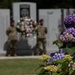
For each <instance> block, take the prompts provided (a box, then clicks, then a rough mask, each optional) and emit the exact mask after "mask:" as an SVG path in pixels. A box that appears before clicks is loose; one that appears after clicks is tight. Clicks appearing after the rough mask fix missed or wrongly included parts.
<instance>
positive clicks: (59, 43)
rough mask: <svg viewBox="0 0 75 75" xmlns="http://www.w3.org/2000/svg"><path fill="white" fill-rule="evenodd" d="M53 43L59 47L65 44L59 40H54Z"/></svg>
mask: <svg viewBox="0 0 75 75" xmlns="http://www.w3.org/2000/svg"><path fill="white" fill-rule="evenodd" d="M53 44H56V45H57V46H58V47H59V48H60V47H62V46H63V43H62V42H60V41H59V40H55V41H53Z"/></svg>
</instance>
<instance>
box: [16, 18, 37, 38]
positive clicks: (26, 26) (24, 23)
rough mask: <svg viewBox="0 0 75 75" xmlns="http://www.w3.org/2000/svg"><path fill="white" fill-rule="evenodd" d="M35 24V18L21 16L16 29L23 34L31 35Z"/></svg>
mask: <svg viewBox="0 0 75 75" xmlns="http://www.w3.org/2000/svg"><path fill="white" fill-rule="evenodd" d="M35 26H36V22H35V21H34V20H32V19H31V18H28V17H25V18H20V20H18V22H17V25H16V29H17V31H18V32H20V33H21V34H22V35H25V36H26V37H30V36H32V35H33V33H34V28H35Z"/></svg>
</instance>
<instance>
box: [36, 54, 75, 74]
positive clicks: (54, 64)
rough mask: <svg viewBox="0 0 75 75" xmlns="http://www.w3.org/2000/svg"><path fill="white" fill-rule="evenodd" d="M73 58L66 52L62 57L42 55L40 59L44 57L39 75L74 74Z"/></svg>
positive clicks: (74, 64)
mask: <svg viewBox="0 0 75 75" xmlns="http://www.w3.org/2000/svg"><path fill="white" fill-rule="evenodd" d="M72 58H73V57H72V56H70V55H69V54H66V55H64V56H63V57H62V58H61V59H57V60H53V58H52V57H51V56H50V55H42V56H41V58H40V60H41V59H42V61H43V64H41V65H39V68H41V70H40V72H39V73H38V74H37V75H74V74H75V63H74V62H73V61H72ZM49 60H53V61H49Z"/></svg>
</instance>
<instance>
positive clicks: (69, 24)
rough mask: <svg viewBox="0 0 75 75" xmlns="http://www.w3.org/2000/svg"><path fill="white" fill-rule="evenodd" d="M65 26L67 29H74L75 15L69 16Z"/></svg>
mask: <svg viewBox="0 0 75 75" xmlns="http://www.w3.org/2000/svg"><path fill="white" fill-rule="evenodd" d="M64 24H65V27H66V28H70V27H74V25H75V14H70V15H68V16H67V17H66V18H65V20H64Z"/></svg>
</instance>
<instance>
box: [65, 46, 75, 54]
mask: <svg viewBox="0 0 75 75" xmlns="http://www.w3.org/2000/svg"><path fill="white" fill-rule="evenodd" d="M65 49H66V51H67V53H68V54H70V55H73V54H74V53H75V46H73V47H70V48H69V47H68V46H66V48H65Z"/></svg>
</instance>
